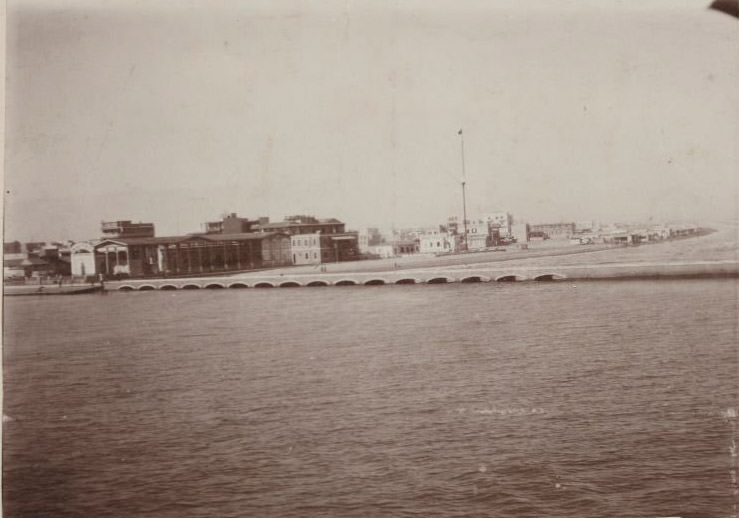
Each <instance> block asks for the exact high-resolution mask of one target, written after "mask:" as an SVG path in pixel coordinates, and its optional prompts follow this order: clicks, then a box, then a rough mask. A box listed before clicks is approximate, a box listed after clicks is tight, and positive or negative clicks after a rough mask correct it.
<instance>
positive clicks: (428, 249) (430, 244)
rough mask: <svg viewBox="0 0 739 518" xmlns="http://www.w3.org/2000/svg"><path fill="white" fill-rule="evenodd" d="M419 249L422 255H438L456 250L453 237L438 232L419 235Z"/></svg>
mask: <svg viewBox="0 0 739 518" xmlns="http://www.w3.org/2000/svg"><path fill="white" fill-rule="evenodd" d="M419 247H420V250H419V251H420V253H422V254H439V253H445V252H454V251H455V250H456V246H455V241H454V236H452V235H450V234H448V233H446V232H439V231H435V232H428V233H426V234H421V236H420V243H419Z"/></svg>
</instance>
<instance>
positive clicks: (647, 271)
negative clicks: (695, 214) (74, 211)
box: [105, 260, 739, 291]
mask: <svg viewBox="0 0 739 518" xmlns="http://www.w3.org/2000/svg"><path fill="white" fill-rule="evenodd" d="M721 277H724V278H735V277H739V263H738V262H737V261H735V260H718V261H687V262H670V263H612V264H585V265H550V266H523V265H517V266H512V265H511V266H505V265H501V264H472V265H458V266H449V267H441V268H419V269H404V270H387V271H373V272H360V271H355V272H335V273H330V272H315V273H306V272H295V273H292V274H291V273H284V272H282V273H267V272H262V273H260V274H243V275H233V276H228V277H223V276H218V277H215V276H214V277H207V276H206V277H190V278H178V279H174V278H169V279H136V280H133V279H128V280H123V281H114V282H106V283H105V289H106V290H109V291H146V290H178V289H224V288H242V289H243V288H298V287H327V286H378V285H408V284H445V283H454V282H459V283H472V282H524V281H534V282H544V281H563V280H569V281H588V280H617V279H660V278H664V279H669V278H721Z"/></svg>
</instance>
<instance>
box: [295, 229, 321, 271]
mask: <svg viewBox="0 0 739 518" xmlns="http://www.w3.org/2000/svg"><path fill="white" fill-rule="evenodd" d="M290 251H291V253H292V255H293V264H320V263H321V234H318V233H316V234H293V235H292V236H290Z"/></svg>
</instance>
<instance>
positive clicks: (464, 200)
mask: <svg viewBox="0 0 739 518" xmlns="http://www.w3.org/2000/svg"><path fill="white" fill-rule="evenodd" d="M457 134H458V135H459V138H460V143H461V146H462V227H463V228H464V234H463V243H464V245H463V249H464V251H467V197H466V195H465V189H464V186H465V184H466V183H467V173H466V172H465V168H464V133H463V132H462V130H461V129H460V130H459V133H457Z"/></svg>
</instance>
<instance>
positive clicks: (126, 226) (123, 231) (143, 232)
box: [101, 220, 154, 238]
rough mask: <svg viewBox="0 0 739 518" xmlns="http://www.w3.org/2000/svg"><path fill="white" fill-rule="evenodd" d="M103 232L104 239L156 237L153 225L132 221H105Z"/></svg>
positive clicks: (102, 225) (102, 224)
mask: <svg viewBox="0 0 739 518" xmlns="http://www.w3.org/2000/svg"><path fill="white" fill-rule="evenodd" d="M101 230H102V232H103V236H104V237H109V238H120V237H154V224H153V223H133V222H131V221H130V220H121V221H103V222H102V223H101Z"/></svg>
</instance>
